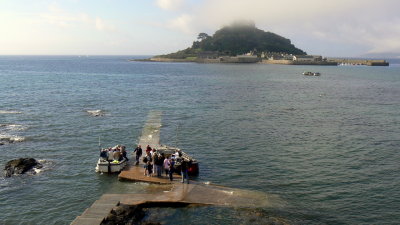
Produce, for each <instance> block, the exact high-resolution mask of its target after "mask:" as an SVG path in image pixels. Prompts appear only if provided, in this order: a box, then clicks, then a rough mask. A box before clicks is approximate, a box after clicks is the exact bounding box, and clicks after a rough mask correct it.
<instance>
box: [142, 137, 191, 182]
mask: <svg viewBox="0 0 400 225" xmlns="http://www.w3.org/2000/svg"><path fill="white" fill-rule="evenodd" d="M134 152H135V153H136V165H138V164H139V161H140V158H141V156H142V154H143V150H142V147H141V146H140V145H138V146H137V147H136V148H135V150H134ZM143 163H144V164H145V165H144V169H145V170H144V175H145V176H157V177H162V174H163V173H164V172H165V175H166V176H168V177H169V179H170V180H171V181H172V180H173V174H174V172H180V173H181V175H182V181H181V182H182V183H184V182H185V181H186V183H189V176H188V168H189V165H188V162H186V161H185V160H183V158H182V153H181V152H179V151H176V152H175V153H174V154H172V155H170V156H165V154H164V153H160V151H158V150H157V149H155V148H151V147H150V146H149V145H147V147H146V155H145V156H144V157H143Z"/></svg>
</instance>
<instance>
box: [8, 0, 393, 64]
mask: <svg viewBox="0 0 400 225" xmlns="http://www.w3.org/2000/svg"><path fill="white" fill-rule="evenodd" d="M399 10H400V1H398V0H380V1H376V0H324V1H322V0H302V1H298V0H274V1H272V0H245V1H244V0H0V55H158V54H165V53H171V52H175V51H177V50H181V49H185V48H187V47H189V46H191V44H192V42H193V41H195V40H196V38H197V35H198V34H199V33H201V32H205V33H207V34H209V35H212V34H214V33H215V31H217V30H218V29H220V28H221V27H223V26H226V25H229V24H231V23H233V22H234V21H237V20H251V21H254V22H255V24H256V26H257V27H258V28H259V29H262V30H265V31H270V32H273V33H276V34H279V35H281V36H284V37H286V38H289V39H290V40H291V41H292V43H293V44H294V45H295V46H296V47H298V48H300V49H302V50H304V51H306V52H307V53H308V54H314V55H323V56H326V57H335V56H338V57H340V56H342V57H360V56H369V55H379V56H391V57H398V56H400V13H398V11H399Z"/></svg>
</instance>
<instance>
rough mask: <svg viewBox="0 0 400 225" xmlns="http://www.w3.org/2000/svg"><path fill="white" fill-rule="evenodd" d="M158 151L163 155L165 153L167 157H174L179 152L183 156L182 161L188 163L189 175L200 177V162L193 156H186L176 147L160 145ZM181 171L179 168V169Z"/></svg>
mask: <svg viewBox="0 0 400 225" xmlns="http://www.w3.org/2000/svg"><path fill="white" fill-rule="evenodd" d="M157 151H158V152H159V153H160V154H161V153H164V156H165V157H169V156H171V157H172V156H173V155H175V154H176V153H177V152H178V153H181V154H182V156H181V157H182V159H183V160H185V161H186V162H188V165H189V168H188V174H189V176H197V175H199V162H198V161H197V160H196V159H194V158H193V157H192V156H190V155H188V154H186V153H185V152H183V151H182V150H181V149H179V148H176V147H171V146H167V145H160V146H159V147H158V148H157ZM177 170H179V167H178V168H177Z"/></svg>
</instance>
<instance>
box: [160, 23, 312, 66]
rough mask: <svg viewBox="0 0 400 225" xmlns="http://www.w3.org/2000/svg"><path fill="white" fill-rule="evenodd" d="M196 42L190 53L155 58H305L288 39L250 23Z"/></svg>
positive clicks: (220, 30)
mask: <svg viewBox="0 0 400 225" xmlns="http://www.w3.org/2000/svg"><path fill="white" fill-rule="evenodd" d="M197 39H198V40H197V41H194V42H193V45H192V46H191V47H189V48H187V49H184V50H181V51H178V52H175V53H171V54H167V55H161V56H156V57H158V58H159V57H162V58H171V59H186V58H187V59H193V58H196V57H197V55H198V54H199V53H201V52H218V53H220V54H224V55H230V56H235V55H241V54H245V53H248V52H250V51H252V52H255V53H256V54H261V52H283V53H288V54H294V55H306V52H304V51H303V50H301V49H299V48H296V47H295V46H294V45H293V44H292V43H291V41H290V40H289V39H287V38H284V37H282V36H279V35H277V34H274V33H272V32H265V31H263V30H260V29H258V28H257V27H256V26H255V25H254V23H251V22H245V23H244V22H236V23H233V24H232V25H230V26H225V27H223V28H221V29H219V30H217V31H216V32H215V34H214V35H212V36H209V35H208V34H206V33H200V34H199V35H198V37H197Z"/></svg>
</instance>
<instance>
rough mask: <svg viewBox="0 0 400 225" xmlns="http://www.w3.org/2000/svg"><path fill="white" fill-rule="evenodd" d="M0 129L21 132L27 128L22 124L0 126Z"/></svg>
mask: <svg viewBox="0 0 400 225" xmlns="http://www.w3.org/2000/svg"><path fill="white" fill-rule="evenodd" d="M0 128H4V129H7V130H14V131H21V130H26V129H27V127H26V126H23V125H20V124H0Z"/></svg>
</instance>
